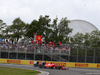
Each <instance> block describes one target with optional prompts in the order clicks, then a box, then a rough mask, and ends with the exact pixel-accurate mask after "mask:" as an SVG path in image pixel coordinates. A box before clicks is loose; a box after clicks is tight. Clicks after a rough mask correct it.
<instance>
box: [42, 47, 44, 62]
mask: <svg viewBox="0 0 100 75" xmlns="http://www.w3.org/2000/svg"><path fill="white" fill-rule="evenodd" d="M42 49H43V55H42V61H44V47H43V46H42Z"/></svg>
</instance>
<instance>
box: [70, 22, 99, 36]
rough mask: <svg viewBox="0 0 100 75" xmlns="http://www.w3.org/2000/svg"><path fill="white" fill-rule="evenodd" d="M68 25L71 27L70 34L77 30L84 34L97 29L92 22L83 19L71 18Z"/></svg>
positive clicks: (72, 34)
mask: <svg viewBox="0 0 100 75" xmlns="http://www.w3.org/2000/svg"><path fill="white" fill-rule="evenodd" d="M68 26H69V28H72V29H73V30H72V33H71V36H74V35H75V34H76V33H77V32H79V33H83V34H85V33H91V32H92V31H95V30H97V31H99V30H98V29H97V28H96V27H95V26H94V25H93V24H91V23H90V22H87V21H84V20H71V21H70V23H69V24H68Z"/></svg>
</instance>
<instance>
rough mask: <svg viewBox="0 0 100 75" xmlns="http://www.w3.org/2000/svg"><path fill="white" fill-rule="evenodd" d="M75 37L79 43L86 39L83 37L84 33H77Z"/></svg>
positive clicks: (75, 41) (75, 40)
mask: <svg viewBox="0 0 100 75" xmlns="http://www.w3.org/2000/svg"><path fill="white" fill-rule="evenodd" d="M73 38H74V43H78V44H81V43H82V42H83V41H84V39H83V34H82V33H79V32H78V33H76V34H75V35H74V36H73Z"/></svg>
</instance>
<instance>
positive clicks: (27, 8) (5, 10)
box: [0, 0, 100, 30]
mask: <svg viewBox="0 0 100 75" xmlns="http://www.w3.org/2000/svg"><path fill="white" fill-rule="evenodd" d="M40 15H43V16H45V15H49V16H50V18H51V19H52V20H53V19H55V18H56V17H58V19H59V21H60V20H61V18H65V17H67V18H68V19H69V20H74V19H81V20H85V21H88V22H90V23H92V24H93V25H95V26H96V27H97V28H98V29H99V30H100V0H0V19H1V20H3V22H4V23H6V24H7V25H11V24H12V22H13V20H14V19H15V18H18V17H20V18H21V20H22V21H24V22H25V23H31V22H32V21H33V20H34V19H36V20H38V19H39V16H40Z"/></svg>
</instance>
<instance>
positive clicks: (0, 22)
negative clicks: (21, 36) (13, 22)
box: [0, 19, 7, 37]
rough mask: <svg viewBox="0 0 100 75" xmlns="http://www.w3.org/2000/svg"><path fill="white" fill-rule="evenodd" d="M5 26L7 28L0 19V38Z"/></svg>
mask: <svg viewBox="0 0 100 75" xmlns="http://www.w3.org/2000/svg"><path fill="white" fill-rule="evenodd" d="M6 26H7V25H6V23H4V22H3V21H2V20H1V19H0V32H1V34H0V37H3V34H2V31H3V30H4V29H5V27H6Z"/></svg>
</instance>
